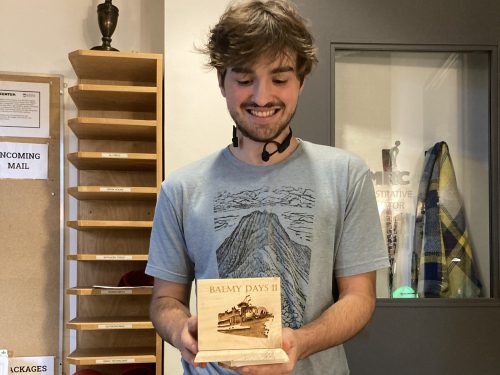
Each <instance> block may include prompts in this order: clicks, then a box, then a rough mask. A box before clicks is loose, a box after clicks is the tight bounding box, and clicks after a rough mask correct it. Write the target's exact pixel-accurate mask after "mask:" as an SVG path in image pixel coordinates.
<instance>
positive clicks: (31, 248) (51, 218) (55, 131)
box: [0, 73, 62, 363]
mask: <svg viewBox="0 0 500 375" xmlns="http://www.w3.org/2000/svg"><path fill="white" fill-rule="evenodd" d="M0 81H15V82H34V83H48V84H49V87H50V94H49V95H50V99H49V103H50V104H49V105H50V115H49V120H50V138H48V139H47V138H28V137H23V138H20V137H0V141H1V142H18V143H22V142H26V143H44V144H46V143H48V144H49V165H48V179H47V180H14V179H0V212H1V215H0V257H1V262H0V295H1V302H0V348H3V349H7V350H9V356H45V355H47V356H54V357H56V358H57V360H58V361H59V360H60V358H59V351H60V350H59V341H60V340H59V335H60V330H59V325H60V323H61V321H62V320H61V319H62V317H61V313H60V293H61V282H60V256H61V240H60V235H61V230H62V228H61V221H60V211H61V192H60V181H61V176H60V144H61V141H60V125H61V94H60V92H61V84H62V78H61V77H59V76H45V75H23V74H14V73H12V74H11V73H0ZM56 363H57V362H56Z"/></svg>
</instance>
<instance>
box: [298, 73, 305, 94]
mask: <svg viewBox="0 0 500 375" xmlns="http://www.w3.org/2000/svg"><path fill="white" fill-rule="evenodd" d="M305 84H306V77H304V78H302V79H301V80H300V88H299V95H300V94H302V90H304V85H305Z"/></svg>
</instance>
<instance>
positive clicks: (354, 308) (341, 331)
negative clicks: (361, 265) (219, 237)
mask: <svg viewBox="0 0 500 375" xmlns="http://www.w3.org/2000/svg"><path fill="white" fill-rule="evenodd" d="M337 285H338V288H339V300H338V301H337V302H336V303H335V304H333V305H332V306H331V307H329V308H328V309H327V310H326V311H325V312H323V314H321V316H320V317H319V318H318V319H316V320H314V321H312V322H311V323H309V324H306V325H305V326H303V327H302V328H300V329H298V330H296V331H295V335H294V336H295V338H296V339H297V342H298V345H297V354H298V357H299V359H302V358H306V357H308V356H309V355H311V354H313V353H316V352H319V351H321V350H324V349H327V348H330V347H333V346H336V345H339V344H342V343H344V342H346V341H347V340H349V339H350V338H351V337H353V336H355V335H356V334H357V333H358V332H359V331H361V329H363V327H364V326H365V325H366V324H367V323H368V321H369V320H370V318H371V316H372V314H373V311H374V309H375V271H373V272H367V273H362V274H359V275H354V276H347V277H338V278H337Z"/></svg>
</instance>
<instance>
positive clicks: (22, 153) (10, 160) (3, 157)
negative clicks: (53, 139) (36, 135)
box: [0, 142, 49, 180]
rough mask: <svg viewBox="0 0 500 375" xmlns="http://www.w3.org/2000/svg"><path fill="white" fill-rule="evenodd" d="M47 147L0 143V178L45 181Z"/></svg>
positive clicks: (31, 144) (46, 145)
mask: <svg viewBox="0 0 500 375" xmlns="http://www.w3.org/2000/svg"><path fill="white" fill-rule="evenodd" d="M48 165H49V145H48V144H38V143H13V142H0V178H16V179H33V180H46V179H47V176H48Z"/></svg>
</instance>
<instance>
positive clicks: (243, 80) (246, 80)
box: [237, 79, 252, 86]
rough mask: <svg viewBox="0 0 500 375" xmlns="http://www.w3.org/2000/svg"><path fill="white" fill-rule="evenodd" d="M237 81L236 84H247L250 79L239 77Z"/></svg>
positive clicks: (249, 82)
mask: <svg viewBox="0 0 500 375" xmlns="http://www.w3.org/2000/svg"><path fill="white" fill-rule="evenodd" d="M237 82H238V85H240V86H248V85H250V84H251V83H252V81H251V80H249V79H239V80H237Z"/></svg>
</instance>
